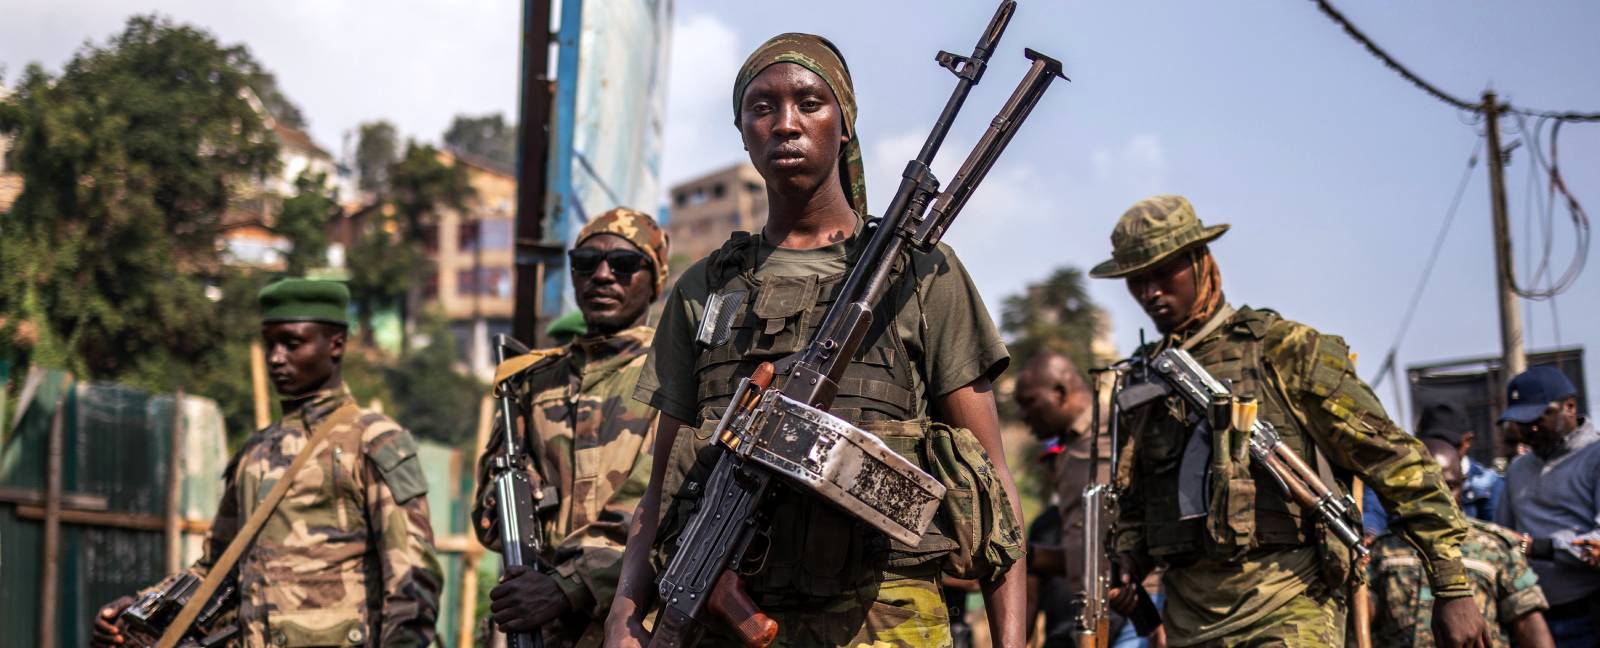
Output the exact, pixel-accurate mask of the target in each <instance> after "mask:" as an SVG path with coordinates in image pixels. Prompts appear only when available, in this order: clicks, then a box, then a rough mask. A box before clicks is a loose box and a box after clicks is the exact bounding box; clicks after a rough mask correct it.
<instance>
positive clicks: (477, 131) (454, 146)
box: [444, 113, 517, 166]
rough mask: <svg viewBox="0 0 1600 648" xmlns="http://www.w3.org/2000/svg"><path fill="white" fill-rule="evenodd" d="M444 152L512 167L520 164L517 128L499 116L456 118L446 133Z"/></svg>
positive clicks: (497, 114) (463, 116)
mask: <svg viewBox="0 0 1600 648" xmlns="http://www.w3.org/2000/svg"><path fill="white" fill-rule="evenodd" d="M444 146H445V148H447V149H449V150H451V151H454V152H457V153H466V154H468V155H476V156H478V157H481V158H485V159H488V160H492V161H495V162H499V163H501V164H504V165H507V166H511V165H514V164H516V163H517V127H516V125H515V124H507V123H506V121H505V118H504V117H502V116H501V115H500V113H494V114H492V115H483V116H480V117H472V116H468V115H456V117H455V119H454V120H453V121H451V122H450V129H449V130H446V131H445V132H444Z"/></svg>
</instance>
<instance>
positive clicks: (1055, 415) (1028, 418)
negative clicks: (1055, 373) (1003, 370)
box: [1017, 373, 1071, 439]
mask: <svg viewBox="0 0 1600 648" xmlns="http://www.w3.org/2000/svg"><path fill="white" fill-rule="evenodd" d="M1017 407H1018V409H1021V410H1022V421H1023V422H1024V423H1026V424H1027V425H1028V430H1029V431H1031V432H1033V435H1034V436H1036V437H1039V438H1041V439H1045V438H1049V437H1053V436H1056V435H1058V434H1061V433H1063V432H1065V431H1066V430H1067V427H1068V426H1069V425H1071V419H1070V417H1069V416H1068V412H1067V393H1066V388H1065V386H1064V385H1061V384H1060V382H1058V381H1053V380H1046V379H1043V378H1042V377H1038V376H1033V375H1030V374H1027V373H1024V374H1023V375H1022V377H1021V378H1020V379H1018V380H1017Z"/></svg>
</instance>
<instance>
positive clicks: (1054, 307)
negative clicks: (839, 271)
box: [1000, 267, 1100, 371]
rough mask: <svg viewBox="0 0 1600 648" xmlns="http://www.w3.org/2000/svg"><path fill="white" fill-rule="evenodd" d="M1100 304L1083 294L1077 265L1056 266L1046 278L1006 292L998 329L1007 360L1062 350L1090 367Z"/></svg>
mask: <svg viewBox="0 0 1600 648" xmlns="http://www.w3.org/2000/svg"><path fill="white" fill-rule="evenodd" d="M1099 318H1100V307H1098V306H1096V305H1095V304H1094V302H1093V301H1092V300H1090V299H1089V291H1088V289H1087V287H1086V286H1085V285H1084V275H1083V272H1082V271H1081V270H1078V269H1077V268H1072V267H1063V268H1057V269H1056V270H1055V271H1054V272H1052V273H1051V274H1050V276H1049V278H1047V279H1045V280H1044V281H1042V282H1039V283H1032V284H1028V286H1027V287H1026V288H1024V289H1023V292H1022V294H1020V295H1011V296H1009V297H1006V299H1005V302H1004V304H1003V305H1002V306H1001V310H1000V330H1001V331H1002V332H1004V333H1005V334H1006V335H1007V336H1009V337H1010V338H1011V341H1010V343H1008V344H1007V346H1008V347H1009V348H1010V350H1011V357H1012V358H1013V360H1012V363H1011V365H1012V366H1013V367H1021V366H1022V365H1023V364H1025V363H1026V362H1027V361H1028V359H1029V358H1031V357H1033V356H1034V355H1035V354H1037V353H1039V352H1040V351H1047V350H1048V351H1055V352H1057V353H1060V354H1062V355H1065V356H1067V357H1068V358H1070V359H1071V360H1072V362H1073V364H1076V365H1077V366H1078V367H1079V369H1082V370H1084V371H1087V370H1088V369H1089V368H1091V367H1093V366H1094V364H1093V360H1094V358H1093V354H1092V345H1093V343H1094V334H1095V329H1096V327H1097V326H1098V325H1099Z"/></svg>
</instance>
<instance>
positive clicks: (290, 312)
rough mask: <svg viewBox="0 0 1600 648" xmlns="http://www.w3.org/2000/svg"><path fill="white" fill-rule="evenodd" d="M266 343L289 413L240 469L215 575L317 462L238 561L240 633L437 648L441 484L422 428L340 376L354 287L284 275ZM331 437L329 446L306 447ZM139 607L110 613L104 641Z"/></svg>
mask: <svg viewBox="0 0 1600 648" xmlns="http://www.w3.org/2000/svg"><path fill="white" fill-rule="evenodd" d="M258 301H259V303H260V307H261V321H262V326H261V336H262V342H263V344H264V346H265V351H266V356H267V364H268V372H269V375H270V377H271V379H272V382H273V385H274V386H275V387H276V388H277V391H278V394H279V396H280V397H281V404H282V410H283V418H281V419H279V420H277V421H274V422H273V423H272V424H271V425H269V426H267V427H266V428H264V429H262V430H261V431H259V432H256V433H255V434H254V435H251V436H250V438H249V439H247V440H246V441H245V444H244V447H243V448H241V449H240V450H239V452H238V453H236V454H235V455H234V456H233V458H232V460H231V461H229V463H228V470H227V472H226V473H225V474H224V475H223V492H222V499H221V501H220V502H219V503H218V505H217V514H216V517H215V518H213V519H212V521H211V530H210V531H209V532H208V533H207V536H206V543H205V552H204V555H202V556H201V558H200V560H199V561H197V562H196V563H195V564H194V565H193V566H192V567H190V568H189V571H190V572H192V573H194V574H195V575H196V576H199V577H201V578H204V577H205V575H206V573H207V572H209V571H210V570H211V568H212V566H213V565H214V564H216V562H217V560H218V559H219V557H220V556H221V555H222V553H223V552H224V550H225V549H226V548H227V547H228V545H229V543H231V542H232V541H233V539H234V535H235V533H236V532H237V531H239V529H240V527H241V525H243V523H244V521H245V520H246V519H247V518H249V517H250V514H251V513H252V510H253V508H254V507H255V505H256V504H257V503H258V502H260V501H261V500H262V499H263V498H264V497H265V496H266V495H265V494H266V492H267V490H270V489H271V488H272V486H273V485H274V483H276V482H277V481H278V480H279V479H280V478H281V477H282V476H283V475H284V474H285V472H286V471H287V469H288V467H289V464H290V463H291V462H293V461H294V459H295V456H296V455H297V454H298V453H301V452H312V453H315V454H314V455H313V456H312V457H311V458H310V459H309V460H308V461H306V462H305V463H304V465H303V467H302V468H301V469H300V470H299V472H297V473H295V474H294V476H293V477H292V479H293V481H292V482H291V484H290V486H289V490H288V491H287V493H286V494H285V495H284V497H283V500H282V501H281V502H279V503H278V505H277V506H276V508H274V509H273V512H272V513H271V515H270V516H269V517H268V518H267V521H266V523H265V524H264V525H263V526H262V527H261V530H260V531H259V532H258V533H257V534H256V535H255V538H254V541H253V542H251V543H250V544H249V545H248V546H247V547H246V549H245V552H244V554H243V555H241V556H240V557H239V561H238V563H237V566H236V569H237V575H238V590H239V595H238V596H239V602H238V606H239V607H238V619H239V625H240V628H241V634H240V636H239V638H240V640H241V642H242V643H243V645H247V646H266V645H273V646H284V645H293V646H332V645H338V646H427V645H432V643H433V640H434V638H435V634H436V633H435V630H434V622H435V619H436V618H437V616H438V609H439V589H440V579H441V571H440V568H439V561H438V557H437V555H436V554H435V552H434V547H433V527H432V523H431V522H430V520H429V517H428V499H427V497H426V495H427V492H428V482H427V477H426V476H425V475H424V474H423V472H422V465H421V462H420V461H419V460H418V459H417V443H416V440H415V439H413V438H412V436H411V433H410V432H408V431H406V430H405V428H402V427H400V425H399V424H397V423H395V422H394V421H393V420H392V419H390V418H389V417H387V416H384V415H383V414H380V413H378V412H374V411H371V410H367V409H364V408H361V407H359V406H358V405H357V404H356V402H355V399H354V398H353V397H352V396H351V395H350V391H349V389H347V388H346V387H345V385H344V381H343V380H342V379H341V377H340V371H339V368H340V360H341V358H342V357H343V355H344V351H345V336H346V330H345V329H346V325H347V324H348V317H347V315H346V311H347V309H348V306H349V302H350V292H349V290H348V289H347V288H345V286H344V284H342V283H338V282H333V281H318V280H311V279H298V278H296V279H284V280H281V281H278V282H275V283H273V284H271V285H268V286H267V287H265V288H263V289H262V290H261V292H260V293H259V295H258ZM319 435H322V436H324V437H325V438H324V440H323V441H320V442H318V443H317V445H316V447H312V448H307V447H306V445H307V444H308V443H309V442H310V441H312V440H314V439H315V438H316V437H318V436H319ZM128 602H129V599H126V598H125V599H119V600H118V601H116V602H113V603H112V604H110V605H108V606H106V608H104V609H102V610H101V613H100V615H99V617H98V618H96V620H95V621H96V623H95V630H94V632H95V636H94V642H95V644H96V645H117V644H120V643H121V641H118V639H119V638H122V639H126V637H125V636H123V635H124V629H121V628H118V627H116V626H115V625H113V624H112V623H111V622H110V620H111V619H115V618H116V616H117V615H118V614H120V613H121V610H122V609H123V608H126V607H127V603H128Z"/></svg>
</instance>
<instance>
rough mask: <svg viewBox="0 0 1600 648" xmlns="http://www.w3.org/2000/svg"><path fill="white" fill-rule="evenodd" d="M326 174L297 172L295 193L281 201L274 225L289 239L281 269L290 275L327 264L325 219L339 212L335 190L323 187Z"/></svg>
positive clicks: (301, 273)
mask: <svg viewBox="0 0 1600 648" xmlns="http://www.w3.org/2000/svg"><path fill="white" fill-rule="evenodd" d="M327 180H328V178H327V174H323V173H318V174H315V175H311V174H310V173H309V172H301V174H300V177H298V178H295V180H294V188H295V195H294V196H292V197H290V198H286V199H284V201H283V209H282V211H281V212H279V214H278V224H277V227H276V228H275V229H276V230H277V231H278V234H280V235H282V236H283V237H284V238H287V239H289V245H290V246H291V247H290V250H289V254H288V255H286V258H285V259H284V266H285V268H284V271H285V272H286V273H287V274H288V275H289V276H292V277H298V276H302V275H304V274H305V273H306V271H307V270H311V269H314V268H320V267H322V266H323V265H326V264H327V258H328V230H327V225H328V221H329V219H331V218H333V217H334V216H337V215H338V214H339V200H338V197H339V196H338V191H337V190H334V189H331V188H329V187H328V186H327Z"/></svg>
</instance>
